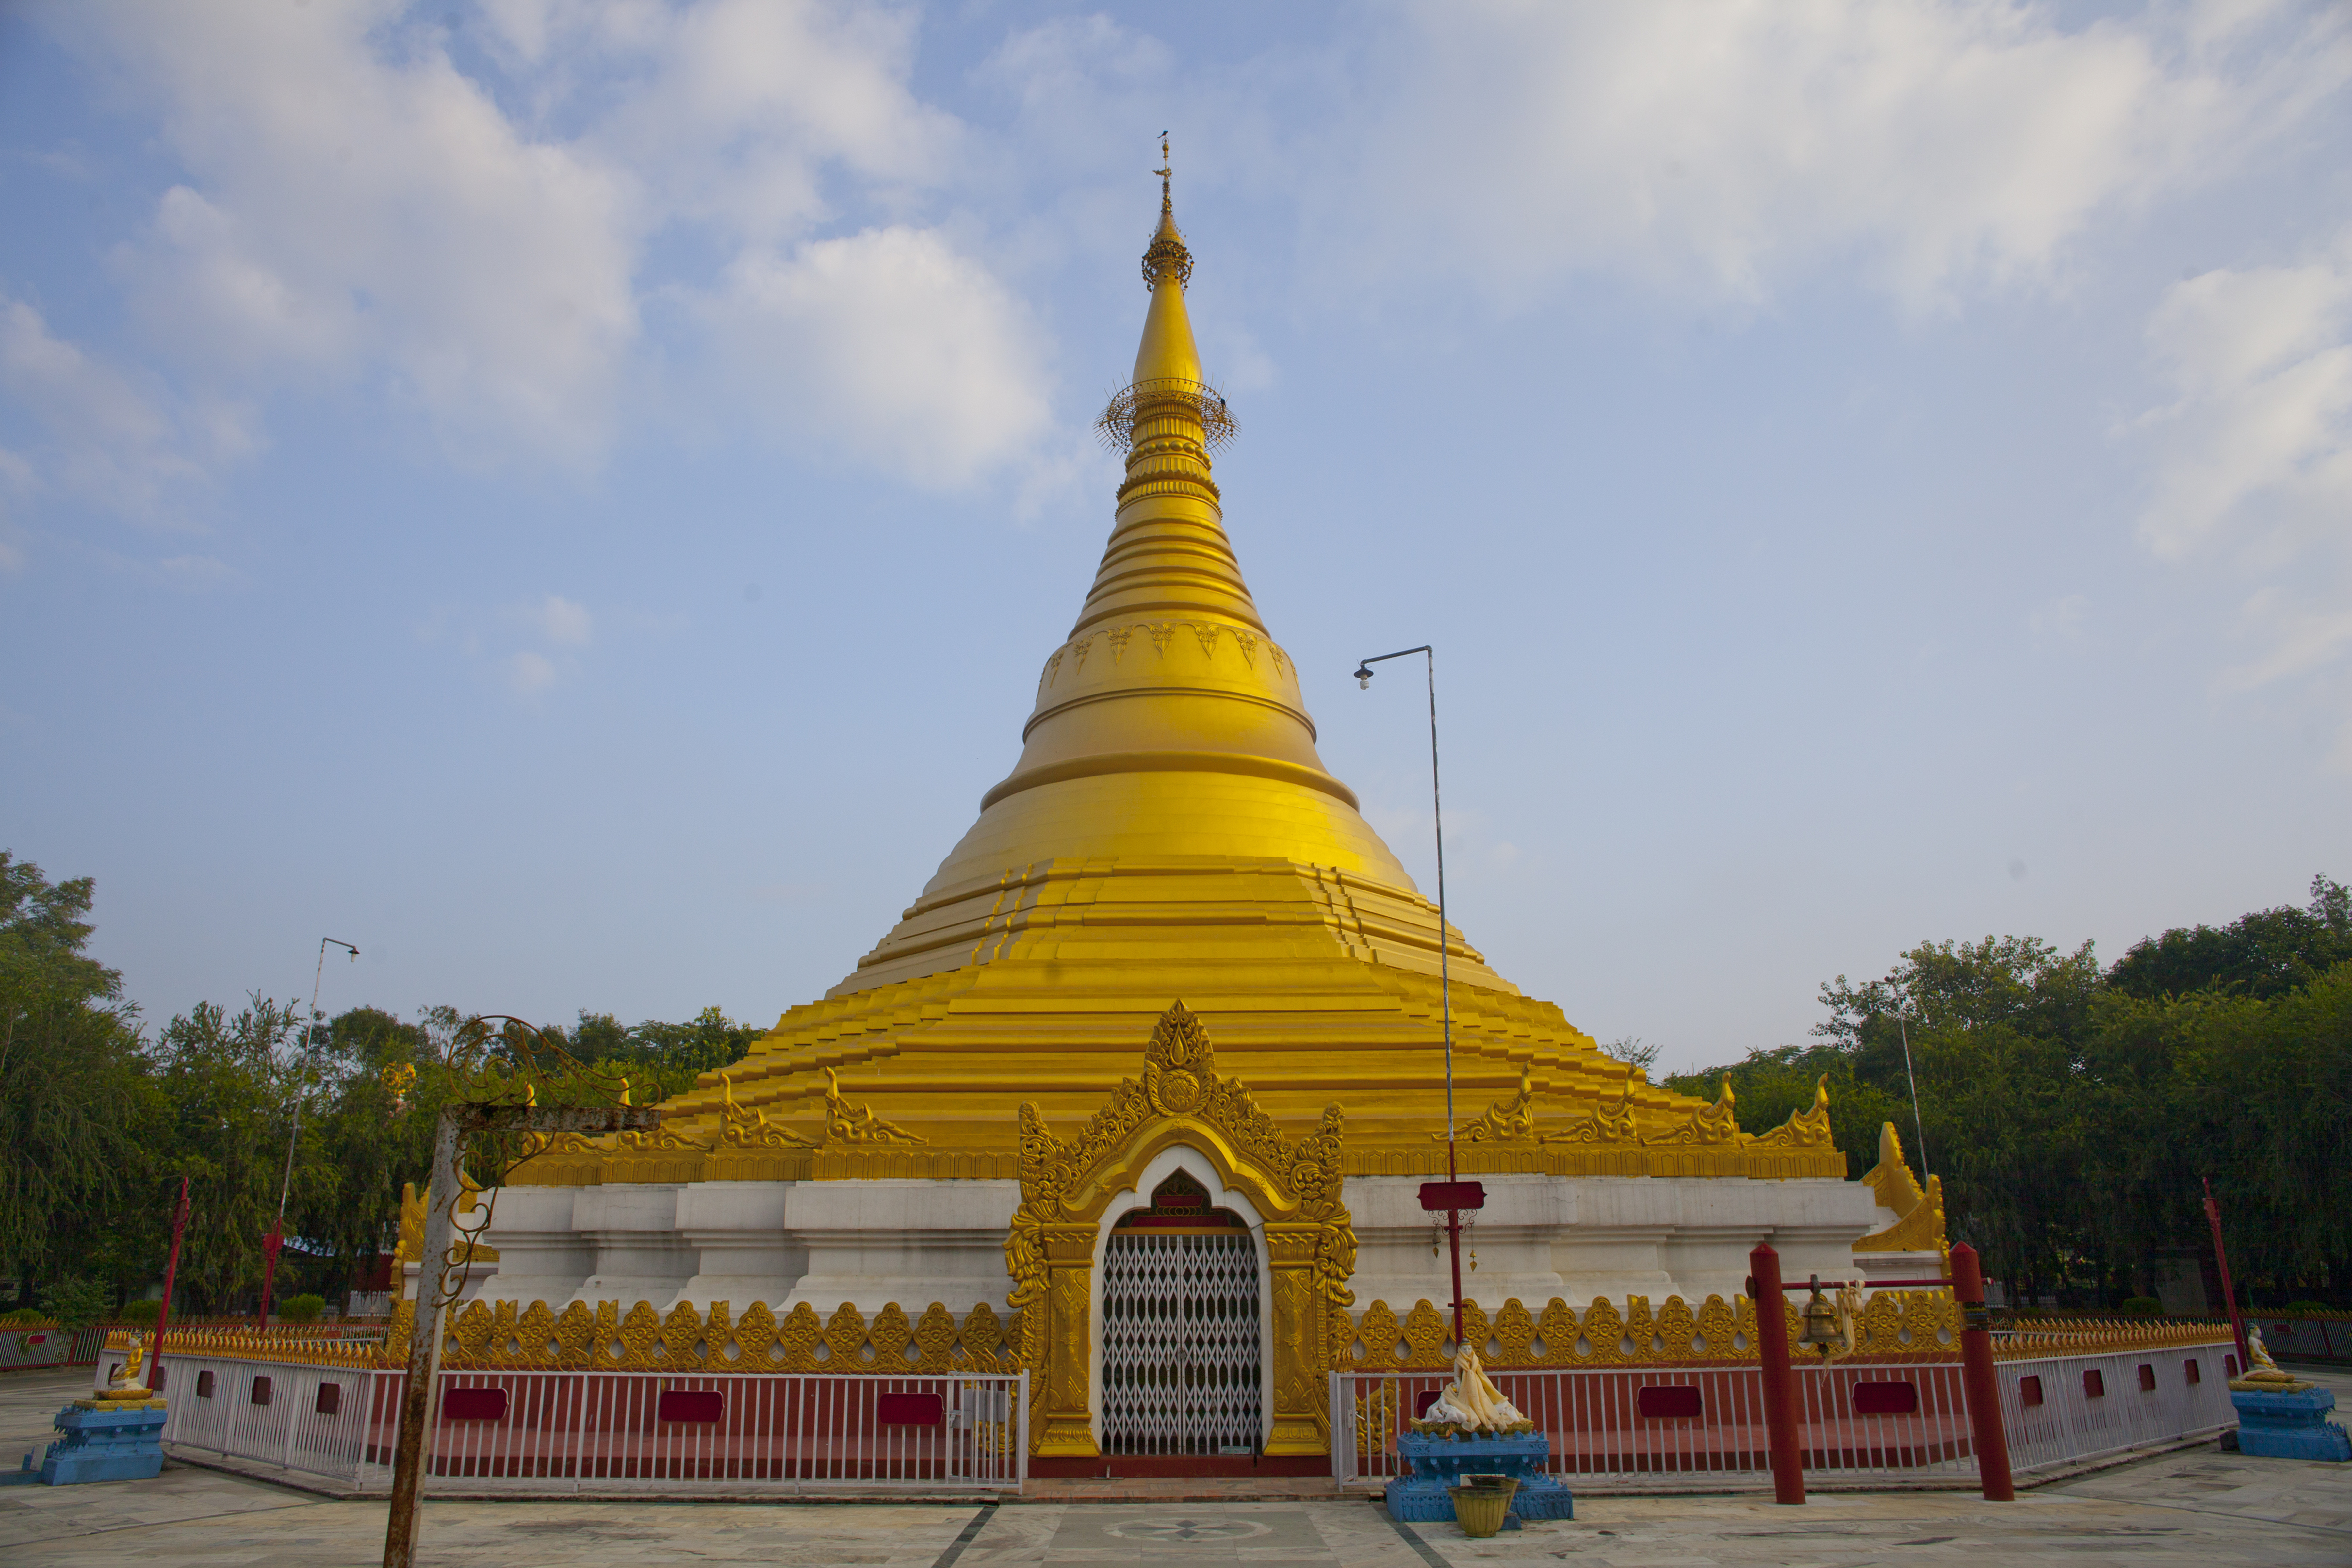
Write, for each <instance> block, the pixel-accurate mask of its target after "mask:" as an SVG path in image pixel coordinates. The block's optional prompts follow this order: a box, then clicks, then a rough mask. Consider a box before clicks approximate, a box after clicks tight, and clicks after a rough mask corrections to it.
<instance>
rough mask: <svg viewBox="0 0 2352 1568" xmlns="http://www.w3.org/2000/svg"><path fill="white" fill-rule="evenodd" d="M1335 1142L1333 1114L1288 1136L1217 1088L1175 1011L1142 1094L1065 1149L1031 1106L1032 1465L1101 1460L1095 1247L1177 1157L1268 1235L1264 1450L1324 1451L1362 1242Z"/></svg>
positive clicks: (1024, 1321) (1231, 1089) (1196, 1038)
mask: <svg viewBox="0 0 2352 1568" xmlns="http://www.w3.org/2000/svg"><path fill="white" fill-rule="evenodd" d="M1339 1131H1340V1115H1339V1107H1338V1106H1336V1105H1332V1106H1327V1107H1326V1108H1325V1109H1324V1111H1323V1121H1322V1123H1321V1125H1320V1126H1318V1128H1317V1129H1316V1130H1315V1131H1313V1132H1311V1133H1309V1134H1307V1136H1306V1137H1304V1138H1300V1139H1297V1140H1295V1141H1294V1140H1291V1139H1288V1138H1285V1137H1284V1136H1283V1135H1282V1131H1281V1129H1280V1128H1278V1127H1277V1126H1276V1124H1275V1122H1274V1121H1273V1119H1272V1118H1270V1117H1268V1116H1267V1115H1266V1114H1265V1112H1263V1111H1261V1110H1258V1108H1257V1106H1256V1105H1255V1103H1253V1102H1252V1100H1250V1097H1249V1092H1248V1091H1247V1090H1246V1089H1244V1088H1243V1087H1242V1086H1241V1085H1240V1084H1239V1083H1238V1082H1236V1081H1234V1079H1223V1078H1219V1077H1218V1076H1217V1074H1216V1062H1215V1057H1214V1054H1213V1050H1212V1047H1211V1046H1210V1043H1209V1037H1208V1034H1207V1032H1206V1031H1205V1030H1203V1029H1202V1027H1201V1022H1200V1020H1199V1019H1198V1018H1195V1017H1194V1016H1192V1013H1190V1012H1189V1011H1187V1010H1186V1008H1185V1007H1184V1005H1183V1004H1182V1003H1181V1002H1180V1003H1177V1004H1175V1005H1172V1006H1171V1007H1170V1008H1169V1009H1168V1011H1167V1012H1166V1013H1164V1014H1162V1015H1161V1016H1160V1022H1159V1023H1158V1025H1157V1026H1155V1027H1154V1028H1153V1029H1152V1032H1151V1040H1150V1045H1148V1046H1147V1047H1145V1049H1144V1059H1143V1077H1142V1079H1141V1081H1138V1080H1136V1079H1127V1080H1126V1081H1125V1082H1123V1083H1121V1084H1120V1085H1119V1087H1118V1089H1117V1090H1116V1091H1115V1092H1114V1093H1113V1094H1112V1096H1111V1099H1110V1103H1109V1104H1108V1105H1106V1106H1104V1107H1103V1109H1102V1110H1098V1111H1097V1112H1096V1113H1095V1115H1094V1117H1093V1119H1092V1120H1091V1121H1088V1122H1087V1125H1086V1127H1085V1129H1084V1130H1083V1131H1080V1132H1079V1134H1078V1135H1077V1136H1076V1138H1075V1139H1073V1140H1071V1141H1070V1142H1063V1141H1062V1140H1061V1139H1059V1138H1056V1137H1055V1135H1054V1134H1053V1132H1052V1131H1050V1130H1049V1129H1048V1128H1047V1127H1046V1126H1045V1118H1044V1117H1043V1116H1042V1115H1041V1114H1040V1113H1039V1112H1038V1110H1037V1108H1036V1106H1035V1105H1034V1104H1024V1105H1023V1106H1022V1108H1021V1207H1020V1209H1019V1211H1018V1212H1017V1213H1015V1215H1013V1226H1012V1230H1011V1232H1010V1234H1009V1235H1007V1237H1005V1241H1004V1258H1005V1266H1006V1268H1008V1269H1009V1270H1010V1272H1011V1273H1012V1275H1013V1290H1012V1293H1011V1296H1010V1297H1009V1300H1010V1301H1011V1304H1012V1305H1013V1306H1014V1307H1015V1308H1018V1309H1019V1310H1020V1312H1021V1338H1022V1352H1023V1360H1024V1364H1025V1365H1026V1366H1027V1367H1028V1368H1029V1369H1030V1391H1031V1398H1032V1399H1033V1400H1034V1411H1033V1414H1032V1415H1031V1417H1030V1426H1029V1430H1030V1447H1031V1449H1032V1451H1033V1452H1034V1454H1036V1455H1037V1456H1038V1457H1039V1458H1097V1457H1098V1456H1099V1455H1100V1454H1101V1452H1102V1449H1101V1446H1100V1444H1099V1443H1098V1442H1097V1437H1096V1430H1095V1401H1094V1399H1093V1393H1094V1390H1093V1386H1092V1385H1093V1381H1094V1379H1093V1363H1094V1359H1095V1357H1094V1352H1095V1348H1096V1345H1097V1325H1096V1323H1095V1322H1094V1321H1093V1317H1094V1312H1093V1306H1094V1300H1095V1296H1096V1291H1095V1265H1096V1248H1097V1240H1098V1238H1100V1237H1101V1231H1102V1222H1103V1219H1104V1217H1105V1215H1107V1214H1108V1211H1109V1210H1110V1209H1111V1207H1112V1206H1113V1203H1114V1200H1117V1199H1118V1198H1119V1197H1120V1196H1121V1195H1122V1194H1131V1193H1134V1192H1136V1191H1137V1189H1138V1188H1139V1184H1140V1183H1141V1179H1142V1178H1143V1176H1144V1175H1145V1173H1147V1171H1149V1170H1150V1167H1151V1165H1152V1163H1153V1162H1154V1160H1155V1159H1157V1158H1158V1157H1159V1156H1160V1154H1161V1153H1163V1152H1166V1151H1169V1150H1171V1149H1176V1148H1180V1147H1181V1148H1182V1149H1183V1150H1185V1151H1186V1152H1187V1153H1188V1154H1189V1155H1191V1156H1192V1157H1193V1158H1196V1159H1197V1160H1198V1161H1199V1162H1200V1163H1202V1165H1203V1166H1204V1167H1205V1170H1204V1171H1203V1172H1202V1174H1204V1175H1206V1176H1207V1177H1209V1178H1210V1179H1211V1180H1212V1181H1213V1183H1214V1184H1216V1185H1217V1186H1219V1187H1222V1188H1223V1189H1225V1190H1227V1191H1229V1192H1231V1193H1233V1194H1235V1195H1236V1197H1237V1198H1239V1199H1240V1200H1241V1201H1242V1202H1243V1203H1244V1204H1246V1205H1247V1206H1248V1207H1249V1208H1250V1209H1251V1210H1253V1211H1255V1218H1256V1220H1257V1221H1258V1222H1259V1223H1258V1225H1257V1226H1256V1227H1255V1228H1256V1229H1257V1231H1258V1232H1259V1234H1261V1235H1262V1236H1263V1237H1264V1240H1265V1250H1264V1254H1263V1257H1264V1264H1265V1275H1264V1283H1265V1290H1266V1295H1267V1297H1268V1307H1269V1310H1267V1311H1265V1314H1264V1317H1263V1321H1264V1322H1265V1329H1266V1333H1265V1339H1266V1341H1267V1342H1266V1343H1265V1345H1264V1347H1263V1350H1264V1352H1265V1353H1268V1354H1269V1355H1270V1357H1271V1360H1272V1363H1273V1369H1272V1370H1273V1376H1272V1378H1271V1380H1270V1382H1271V1384H1272V1387H1271V1390H1270V1393H1271V1395H1272V1398H1271V1401H1270V1404H1271V1409H1270V1411H1269V1412H1267V1414H1266V1415H1265V1417H1264V1419H1265V1450H1264V1451H1265V1454H1267V1455H1268V1456H1283V1455H1309V1454H1328V1453H1329V1452H1330V1439H1329V1435H1328V1425H1329V1417H1328V1414H1327V1412H1326V1411H1325V1409H1324V1407H1323V1399H1322V1397H1321V1396H1322V1392H1323V1373H1324V1369H1325V1364H1326V1363H1327V1361H1328V1340H1329V1339H1330V1335H1331V1327H1330V1325H1331V1321H1332V1312H1333V1310H1335V1309H1344V1308H1346V1307H1348V1306H1349V1305H1351V1304H1352V1303H1353V1302H1354V1300H1355V1296H1354V1294H1353V1293H1352V1292H1351V1291H1349V1289H1348V1277H1349V1275H1351V1274H1352V1273H1354V1272H1355V1267H1356V1234H1355V1230H1354V1228H1353V1226H1351V1225H1350V1223H1349V1215H1348V1211H1347V1208H1346V1207H1345V1205H1342V1204H1341V1202H1340V1201H1339V1193H1340V1181H1341V1165H1340V1146H1339ZM1159 1174H1160V1173H1154V1177H1155V1179H1157V1177H1158V1175H1159ZM1343 1319H1344V1314H1343Z"/></svg>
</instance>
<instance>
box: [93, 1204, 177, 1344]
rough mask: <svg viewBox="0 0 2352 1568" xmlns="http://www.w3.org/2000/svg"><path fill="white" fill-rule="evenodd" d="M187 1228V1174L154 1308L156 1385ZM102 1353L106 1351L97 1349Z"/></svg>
mask: <svg viewBox="0 0 2352 1568" xmlns="http://www.w3.org/2000/svg"><path fill="white" fill-rule="evenodd" d="M187 1228H188V1178H187V1177H185V1176H182V1177H181V1178H180V1201H179V1202H178V1203H177V1204H174V1205H173V1207H172V1257H171V1260H170V1261H169V1262H167V1263H165V1264H164V1265H163V1304H162V1305H160V1306H158V1307H157V1308H156V1309H155V1348H154V1350H153V1351H152V1352H150V1354H149V1355H148V1357H147V1362H148V1370H149V1372H150V1373H152V1374H153V1375H152V1377H150V1378H149V1380H148V1384H147V1386H148V1387H150V1388H154V1387H157V1386H159V1385H158V1384H156V1382H155V1381H154V1379H155V1378H160V1377H162V1376H163V1331H164V1330H165V1329H168V1328H170V1327H171V1326H172V1288H173V1286H175V1285H177V1284H178V1283H179V1281H180V1237H182V1236H183V1235H184V1234H185V1233H186V1231H187ZM104 1353H105V1352H102V1351H101V1352H100V1354H101V1355H103V1354H104Z"/></svg>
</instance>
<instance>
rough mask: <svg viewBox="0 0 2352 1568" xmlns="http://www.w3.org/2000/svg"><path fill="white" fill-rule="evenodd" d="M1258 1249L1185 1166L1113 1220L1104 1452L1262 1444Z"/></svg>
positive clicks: (1104, 1298)
mask: <svg viewBox="0 0 2352 1568" xmlns="http://www.w3.org/2000/svg"><path fill="white" fill-rule="evenodd" d="M1171 1154H1174V1155H1176V1156H1177V1157H1178V1158H1179V1159H1180V1160H1181V1161H1186V1162H1187V1163H1189V1160H1191V1159H1197V1158H1198V1156H1197V1155H1194V1154H1193V1153H1192V1151H1190V1150H1184V1151H1181V1152H1180V1151H1171ZM1169 1158H1170V1154H1163V1155H1161V1156H1160V1160H1158V1161H1155V1162H1153V1166H1154V1170H1155V1171H1156V1170H1157V1168H1158V1167H1159V1165H1160V1163H1164V1162H1166V1161H1167V1160H1168V1159H1169ZM1146 1180H1150V1176H1149V1174H1147V1177H1146ZM1260 1246H1261V1238H1260V1237H1259V1236H1258V1235H1257V1234H1256V1231H1255V1229H1254V1227H1252V1226H1250V1225H1249V1224H1248V1223H1247V1222H1246V1221H1244V1219H1243V1218H1242V1216H1241V1215H1237V1214H1235V1213H1234V1211H1233V1210H1231V1209H1228V1208H1221V1207H1217V1206H1215V1205H1213V1202H1212V1200H1211V1197H1210V1194H1209V1193H1208V1192H1207V1190H1206V1189H1205V1188H1204V1187H1203V1186H1202V1183H1201V1181H1200V1180H1199V1179H1198V1178H1197V1177H1195V1176H1194V1175H1193V1174H1192V1173H1191V1172H1190V1171H1188V1170H1186V1169H1185V1168H1184V1163H1179V1164H1178V1165H1177V1167H1176V1169H1175V1170H1174V1171H1172V1172H1171V1173H1169V1174H1168V1175H1167V1176H1166V1177H1165V1178H1164V1179H1162V1180H1160V1181H1159V1182H1157V1183H1156V1184H1154V1185H1153V1187H1152V1191H1151V1195H1150V1200H1149V1202H1148V1204H1147V1205H1146V1206H1142V1207H1138V1208H1131V1209H1129V1210H1128V1212H1127V1213H1125V1214H1124V1215H1116V1217H1115V1218H1114V1220H1113V1223H1112V1225H1111V1226H1110V1228H1109V1229H1108V1230H1107V1231H1105V1232H1104V1234H1103V1252H1102V1261H1101V1263H1100V1265H1099V1266H1098V1280H1099V1289H1098V1292H1097V1318H1098V1321H1100V1322H1101V1324H1102V1333H1101V1336H1100V1337H1101V1350H1100V1352H1099V1354H1098V1356H1097V1365H1096V1377H1095V1382H1096V1386H1097V1388H1098V1389H1099V1390H1100V1391H1101V1398H1100V1400H1099V1401H1098V1404H1099V1405H1100V1410H1099V1411H1098V1413H1097V1417H1096V1434H1097V1441H1098V1442H1099V1443H1100V1444H1101V1445H1102V1450H1103V1452H1104V1453H1106V1454H1116V1455H1146V1456H1166V1455H1195V1456H1198V1455H1221V1456H1223V1455H1237V1454H1254V1453H1255V1452H1256V1451H1257V1449H1258V1446H1259V1444H1260V1443H1262V1442H1263V1441H1264V1440H1265V1414H1264V1412H1265V1401H1264V1393H1265V1343H1264V1334H1263V1332H1262V1328H1263V1324H1262V1321H1261V1313H1260V1308H1261V1306H1262V1304H1263V1297H1264V1270H1263V1269H1262V1268H1260V1267H1259V1258H1258V1253H1259V1248H1260Z"/></svg>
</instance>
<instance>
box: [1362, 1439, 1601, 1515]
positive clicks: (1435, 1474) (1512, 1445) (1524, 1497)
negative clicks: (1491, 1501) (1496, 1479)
mask: <svg viewBox="0 0 2352 1568" xmlns="http://www.w3.org/2000/svg"><path fill="white" fill-rule="evenodd" d="M1397 1451H1398V1452H1399V1453H1400V1454H1402V1455H1403V1456H1404V1459H1405V1462H1406V1463H1407V1464H1409V1465H1411V1466H1412V1474H1411V1475H1409V1476H1399V1477H1398V1478H1397V1479H1394V1480H1392V1481H1391V1482H1390V1483H1389V1485H1388V1505H1389V1517H1390V1518H1391V1519H1397V1520H1414V1521H1422V1520H1438V1519H1445V1520H1450V1519H1452V1518H1453V1517H1454V1499H1453V1496H1452V1495H1451V1494H1450V1493H1449V1492H1448V1491H1447V1490H1446V1489H1447V1488H1448V1487H1456V1486H1460V1485H1461V1484H1462V1478H1463V1477H1464V1476H1508V1477H1510V1478H1511V1479H1513V1480H1516V1481H1517V1482H1518V1483H1519V1488H1518V1490H1517V1492H1516V1493H1514V1494H1513V1495H1512V1498H1511V1511H1510V1513H1509V1515H1508V1516H1507V1517H1506V1518H1505V1519H1504V1521H1503V1528H1504V1529H1505V1530H1517V1529H1518V1528H1519V1521H1521V1520H1523V1519H1574V1518H1575V1517H1576V1500H1575V1498H1574V1497H1572V1496H1571V1495H1570V1492H1569V1489H1567V1488H1566V1487H1564V1486H1562V1485H1560V1484H1559V1481H1558V1480H1556V1479H1553V1478H1552V1477H1550V1476H1548V1475H1546V1474H1544V1468H1543V1467H1544V1461H1545V1460H1546V1459H1547V1458H1550V1457H1551V1441H1550V1439H1549V1438H1548V1437H1546V1436H1543V1435H1542V1434H1541V1433H1539V1432H1529V1433H1526V1434H1524V1435H1522V1436H1510V1437H1449V1436H1445V1435H1444V1434H1442V1433H1423V1432H1408V1433H1406V1434H1405V1435H1404V1436H1402V1437H1399V1438H1398V1439H1397Z"/></svg>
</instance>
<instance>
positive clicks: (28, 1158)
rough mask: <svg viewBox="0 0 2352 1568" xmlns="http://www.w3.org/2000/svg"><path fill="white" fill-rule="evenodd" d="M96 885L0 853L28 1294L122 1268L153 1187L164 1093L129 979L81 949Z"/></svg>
mask: <svg viewBox="0 0 2352 1568" xmlns="http://www.w3.org/2000/svg"><path fill="white" fill-rule="evenodd" d="M93 893H94V884H93V883H92V882H91V880H90V879H89V878H87V877H80V878H76V879H72V880H70V881H66V882H59V883H51V882H50V881H49V880H48V879H47V878H46V877H44V876H43V875H42V874H41V869H40V868H39V867H37V866H35V865H32V864H29V863H28V862H25V861H21V860H17V859H16V858H14V857H13V856H12V855H10V854H9V853H8V852H7V851H5V850H0V1264H5V1266H6V1267H7V1268H9V1269H10V1270H11V1271H12V1272H14V1273H15V1274H16V1278H17V1279H18V1280H19V1286H18V1289H19V1300H26V1298H27V1297H29V1295H30V1294H31V1290H32V1288H33V1286H34V1285H35V1283H36V1282H37V1281H38V1280H40V1279H44V1278H47V1277H49V1276H51V1275H53V1274H56V1273H60V1272H64V1271H67V1270H68V1269H72V1270H84V1269H90V1268H97V1269H99V1270H100V1271H101V1272H105V1273H108V1274H113V1275H119V1274H120V1273H121V1268H122V1266H123V1258H122V1257H121V1250H122V1249H121V1245H120V1244H121V1236H120V1235H119V1232H120V1229H121V1225H120V1223H119V1222H120V1219H121V1211H122V1209H123V1207H124V1205H126V1204H127V1203H128V1202H129V1201H130V1200H131V1198H132V1197H133V1196H134V1195H144V1194H145V1191H146V1188H147V1187H148V1186H150V1185H152V1183H151V1182H150V1180H149V1178H150V1176H151V1175H152V1142H151V1140H150V1138H149V1131H150V1128H151V1125H152V1121H153V1119H154V1116H155V1114H156V1110H157V1100H156V1098H155V1096H154V1095H153V1093H152V1085H151V1084H150V1083H149V1081H148V1079H147V1074H146V1063H145V1061H144V1059H143V1057H142V1042H141V1039H140V1033H139V1027H138V1010H137V1009H136V1008H135V1007H133V1006H132V1005H131V1004H130V1003H128V1002H126V1001H124V1000H123V999H122V981H121V975H120V974H118V973H116V972H115V971H113V970H111V969H109V968H107V967H105V966H104V965H103V964H100V963H98V962H97V961H96V960H94V959H92V958H90V957H89V955H88V954H87V953H85V952H83V948H84V947H85V946H86V945H87V943H88V942H89V937H90V932H91V931H92V927H91V924H90V922H89V919H88V917H89V911H90V903H91V900H92V897H93Z"/></svg>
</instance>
